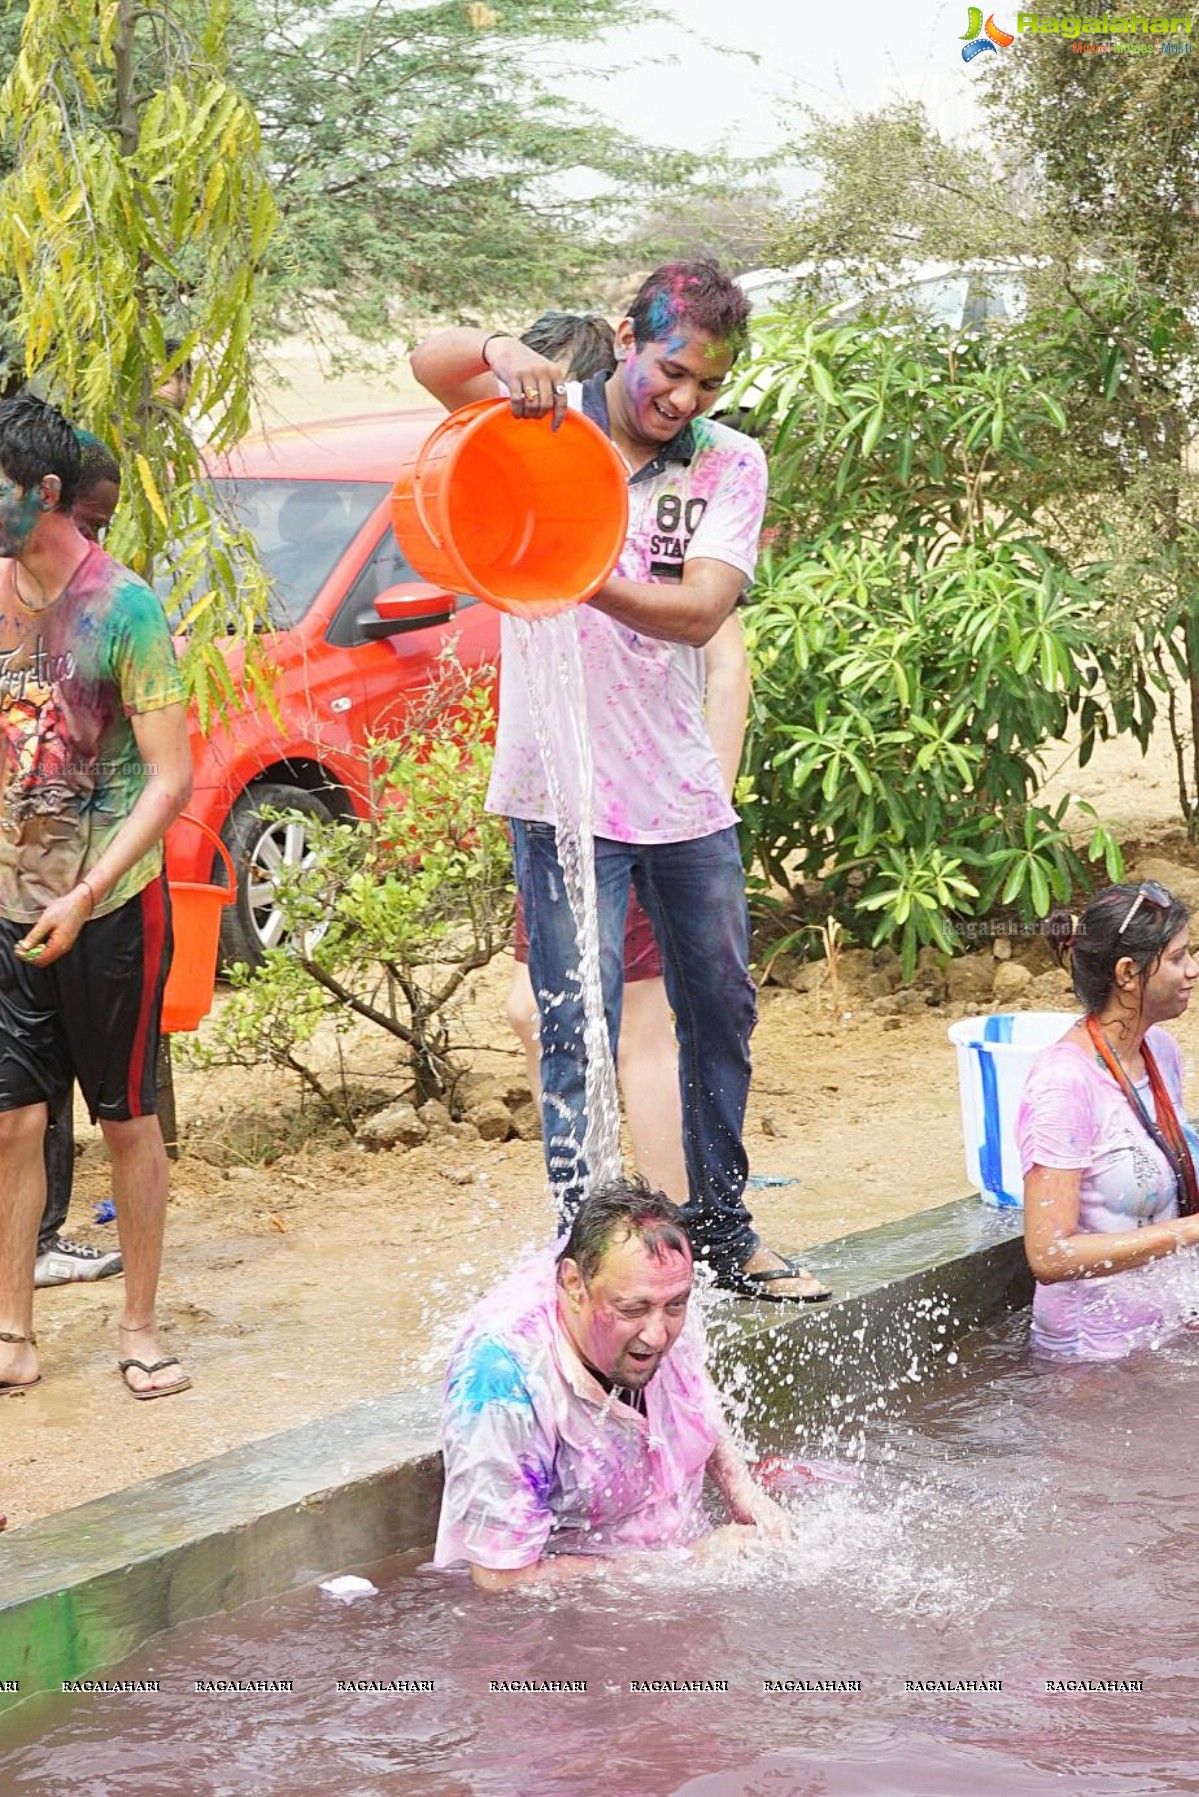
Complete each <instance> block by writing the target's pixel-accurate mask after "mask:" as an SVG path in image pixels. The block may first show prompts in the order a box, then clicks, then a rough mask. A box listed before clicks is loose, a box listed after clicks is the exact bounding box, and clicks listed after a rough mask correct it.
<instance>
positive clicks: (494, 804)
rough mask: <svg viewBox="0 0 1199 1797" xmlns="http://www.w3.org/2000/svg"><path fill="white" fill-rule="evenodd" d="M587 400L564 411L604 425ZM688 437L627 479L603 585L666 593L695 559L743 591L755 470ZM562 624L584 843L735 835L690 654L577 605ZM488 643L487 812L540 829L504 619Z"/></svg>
mask: <svg viewBox="0 0 1199 1797" xmlns="http://www.w3.org/2000/svg"><path fill="white" fill-rule="evenodd" d="M617 378H618V377H617ZM601 385H602V383H601ZM587 389H588V401H587V403H586V404H585V403H584V400H583V389H582V388H581V387H580V386H578V385H577V384H575V383H572V384H571V386H570V387H569V388H568V394H569V399H570V404H571V405H572V406H574V407H575V408H576V409H581V410H583V411H585V412H587V413H588V415H590V416H592V417H593V418H594V417H597V416H598V417H600V418H601V419H602V421H603V422H604V423H606V418H607V411H606V402H605V401H604V400H603V398H602V397H599V398H598V399H597V397H596V396H597V393H598V389H597V388H596V387H595V385H594V384H593V383H592V382H588V383H587ZM597 407H598V414H597ZM688 430H689V433H690V434H689V435H688V433H687V432H684V433H683V434H682V438H676V439H675V440H674V444H673V445H672V444H667V445H666V446H665V450H664V452H663V453H661V454H660V455H659V456H658V457H656V458H655V461H654V462H653V463H651V464H649V466H648V468H643V469H640V470H638V472H637V473H636V474H634V475H633V476H632V477H631V479H630V481H629V530H628V536H627V539H626V541H625V547H624V551H623V553H622V555H621V558H620V561H619V563H618V564H617V568H616V573H617V575H618V576H619V577H620V578H621V579H623V580H638V581H649V582H655V581H658V582H662V583H663V584H666V585H677V584H678V581H679V580H680V578H681V576H682V572H683V567H684V565H685V563H686V562H687V561H690V560H692V559H693V558H694V557H696V556H703V557H707V558H710V559H712V560H714V561H721V562H727V563H728V564H729V565H730V566H731V567H733V568H736V569H737V570H738V571H739V572H740V573H742V574H744V576H745V578H746V582H747V583H748V581H749V580H750V579H751V578H752V575H753V572H754V567H755V565H756V561H757V550H758V534H759V532H760V530H761V527H762V514H763V511H764V509H765V505H766V459H765V457H764V456H763V454H762V451H761V449H760V448H759V446H758V444H756V443H755V442H753V440H752V439H751V438H749V437H745V436H742V435H741V433H740V432H739V431H734V430H730V429H729V428H728V427H727V426H726V425H722V424H715V423H713V422H712V421H711V420H710V419H708V418H698V419H695V420H693V421H692V423H691V425H690V426H689V427H688ZM684 457H686V459H684ZM576 615H577V618H578V623H579V634H580V638H581V645H582V656H583V672H584V678H585V682H586V692H587V721H588V727H589V730H590V736H591V744H592V754H593V758H594V763H595V777H594V783H595V784H594V790H595V811H594V833H595V835H596V836H603V837H607V838H609V839H610V840H612V841H615V842H644V843H655V842H689V841H692V840H693V839H695V838H698V837H701V836H711V835H713V834H714V833H715V832H716V831H717V830H725V829H728V828H729V826H730V825H732V824H735V823H736V822H737V813H736V812H735V811H734V810H733V808H732V806H731V805H730V804H729V801H728V797H727V795H726V793H725V789H724V782H723V780H722V779H721V774H720V766H719V764H718V762H717V760H716V754H715V751H714V750H713V748H712V739H711V737H710V735H709V734H708V727H707V723H706V721H705V719H704V683H705V676H704V654H703V650H702V649H695V648H690V647H688V646H687V645H686V644H683V643H667V642H663V641H661V640H660V639H659V638H657V637H652V636H642V635H640V634H639V633H638V632H637V631H636V630H630V629H629V628H628V627H627V625H624V624H618V623H617V622H616V620H615V619H613V618H609V617H606V616H605V615H604V614H603V613H602V612H599V611H593V610H592V609H591V607H590V606H588V605H581V606H580V607H579V608H578V611H577V614H576ZM534 629H536V626H534ZM500 640H501V645H502V655H501V661H500V715H499V727H498V730H497V732H496V747H495V762H494V764H493V768H492V775H491V786H490V790H489V791H488V794H487V809H488V810H489V811H498V812H500V813H501V814H502V815H503V816H505V817H519V818H523V819H524V820H525V821H526V822H529V823H552V822H553V821H554V813H553V808H552V806H551V803H550V796H549V793H548V791H547V788H546V782H545V775H544V773H543V771H542V766H541V755H540V752H539V750H538V747H537V738H536V736H535V734H534V730H533V719H532V713H531V711H530V707H529V697H528V691H527V687H526V682H525V676H524V669H523V664H522V661H521V655H520V651H519V648H518V646H517V642H516V637H515V634H514V629H513V625H512V621H511V619H509V618H507V617H505V618H504V619H503V620H502V622H501V638H500Z"/></svg>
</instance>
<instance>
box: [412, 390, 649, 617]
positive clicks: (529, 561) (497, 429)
mask: <svg viewBox="0 0 1199 1797" xmlns="http://www.w3.org/2000/svg"><path fill="white" fill-rule="evenodd" d="M626 483H627V473H626V469H625V466H624V463H623V462H622V461H621V459H620V456H619V455H618V454H617V452H616V450H615V449H614V448H613V446H612V444H611V443H610V442H609V441H608V439H607V437H605V435H604V433H603V431H601V430H599V429H598V427H597V426H596V425H594V424H592V422H591V420H590V419H589V418H584V417H583V415H582V413H581V412H568V413H567V414H566V417H565V418H564V419H563V421H562V423H561V425H560V426H559V427H558V429H557V430H556V431H555V430H554V429H553V428H552V426H551V422H550V419H549V417H548V416H546V417H545V418H535V419H524V418H514V417H513V416H512V409H511V407H510V405H509V404H508V401H507V400H506V399H480V400H476V401H475V402H474V404H473V405H469V406H463V408H462V410H461V411H460V412H451V414H450V416H449V417H448V418H446V419H445V420H444V421H443V422H442V423H441V424H439V425H438V427H437V429H436V430H435V431H433V433H432V434H431V435H430V436H429V437H427V438H426V439H425V441H424V443H423V444H422V445H421V447H420V449H419V450H418V451H417V453H416V454H415V456H413V457H411V458H410V459H409V461H408V462H406V463H405V464H404V466H403V468H402V469H401V470H400V475H399V478H398V479H397V481H396V484H395V488H394V490H393V492H392V496H391V517H392V524H393V527H394V529H395V534H396V537H397V538H398V540H399V544H400V547H401V548H402V549H403V551H404V554H405V555H406V556H407V558H408V560H409V561H410V562H411V563H412V566H413V567H414V568H415V569H416V571H417V573H418V574H420V575H422V576H423V577H424V579H425V580H428V581H431V582H432V583H433V585H435V586H440V587H448V588H449V589H450V590H451V591H452V592H458V593H473V594H474V595H475V597H476V598H479V599H485V600H486V601H487V603H488V605H495V606H498V607H499V609H500V610H501V611H507V612H514V613H516V615H517V616H518V617H525V618H544V617H549V616H550V614H551V613H553V612H557V611H565V610H566V609H567V608H568V607H569V606H572V605H579V604H581V603H582V601H583V600H585V599H590V598H591V596H592V594H593V593H596V592H598V591H599V589H600V587H602V586H603V584H604V582H605V580H607V578H608V576H609V575H610V574H611V572H612V570H613V569H614V568H615V566H616V563H617V561H618V559H619V557H620V552H621V550H622V549H623V548H624V541H625V535H626V533H627V531H628V521H629V495H628V488H627V484H626Z"/></svg>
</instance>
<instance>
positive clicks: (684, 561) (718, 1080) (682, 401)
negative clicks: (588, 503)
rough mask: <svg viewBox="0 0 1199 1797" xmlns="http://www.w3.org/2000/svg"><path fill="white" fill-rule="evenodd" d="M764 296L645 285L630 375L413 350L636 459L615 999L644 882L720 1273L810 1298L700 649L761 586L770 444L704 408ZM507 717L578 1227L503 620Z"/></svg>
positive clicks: (603, 630) (613, 665) (626, 346)
mask: <svg viewBox="0 0 1199 1797" xmlns="http://www.w3.org/2000/svg"><path fill="white" fill-rule="evenodd" d="M748 311H749V304H748V301H747V299H746V297H745V295H744V293H742V291H741V289H740V288H739V287H738V286H737V285H736V283H735V282H733V281H731V280H730V279H729V278H728V277H727V276H725V275H724V274H723V273H722V272H721V271H720V270H719V269H718V268H717V267H716V265H715V264H714V263H711V262H680V263H673V264H669V265H667V266H665V267H663V268H659V269H657V270H656V271H655V272H654V273H653V274H652V275H650V277H649V278H648V280H646V281H645V282H644V283H643V285H642V287H641V289H640V291H639V292H638V294H637V296H636V298H635V299H634V301H633V304H632V306H631V307H630V309H629V314H628V316H627V317H626V318H624V319H623V320H622V321H621V323H620V325H619V326H618V328H617V332H616V349H617V356H618V365H617V368H616V370H615V371H614V372H613V373H611V374H609V373H608V372H607V371H603V372H601V373H599V374H597V375H595V376H594V377H592V378H591V379H589V380H587V381H584V382H582V383H581V384H574V383H568V382H567V381H566V380H565V379H564V378H563V375H562V371H561V370H560V369H559V368H558V366H557V365H556V364H555V363H553V362H550V361H548V360H547V359H546V358H545V357H544V356H540V355H538V354H537V353H536V352H535V351H533V350H530V349H529V348H527V347H526V346H525V345H524V344H523V343H521V342H520V340H519V339H518V338H516V337H509V336H507V335H506V334H505V333H503V332H495V331H492V332H484V331H482V330H473V329H466V328H461V329H455V330H450V331H443V332H439V333H438V334H437V335H436V336H433V337H430V338H428V339H426V341H425V342H424V343H422V344H421V345H420V346H419V347H418V348H417V350H416V351H415V352H414V354H413V357H412V368H413V372H414V374H415V375H416V378H417V379H418V380H419V381H420V382H421V384H422V385H423V386H424V387H425V388H427V389H428V391H429V392H430V393H433V394H434V395H435V396H436V397H437V398H438V399H440V400H441V401H442V402H443V403H444V404H445V405H447V406H448V407H449V408H450V410H451V411H456V410H458V409H460V408H461V407H462V406H465V405H469V404H471V403H472V402H473V401H475V400H478V399H483V398H489V397H492V398H493V397H496V396H498V395H499V394H500V392H501V390H502V391H504V392H506V393H507V395H508V397H509V400H510V403H511V406H512V410H513V412H514V414H515V415H516V416H517V417H518V418H526V419H530V420H535V419H540V418H544V417H545V416H546V415H548V414H552V416H553V419H554V421H555V423H557V422H560V421H561V419H562V418H563V417H564V416H565V413H566V409H567V407H568V406H572V407H574V408H576V409H578V410H581V411H582V413H583V414H584V415H585V416H586V417H588V418H590V419H591V421H592V422H593V423H594V424H595V425H597V426H598V428H599V429H601V430H602V431H603V432H604V433H605V434H606V435H607V436H608V437H609V438H610V439H611V441H612V443H613V444H614V446H615V448H616V449H617V450H618V451H619V453H620V455H621V456H622V458H623V460H624V462H625V464H626V466H627V468H628V496H629V530H628V535H627V538H626V542H625V547H624V551H623V553H622V555H621V558H620V561H619V563H618V566H617V570H616V573H615V575H614V576H613V577H612V578H611V579H609V580H608V581H607V582H606V583H605V584H604V585H603V586H602V587H601V588H600V590H599V592H598V593H596V594H595V595H594V596H593V598H592V599H591V601H590V603H589V604H587V605H586V606H583V607H581V608H580V612H579V635H580V643H581V653H582V662H583V671H584V680H585V687H586V694H585V700H586V713H587V729H588V735H589V738H590V742H591V748H592V755H593V761H594V769H595V778H594V819H595V822H594V831H595V834H594V847H595V873H596V891H597V910H598V922H599V938H600V940H599V959H600V968H601V976H602V981H603V997H604V1010H605V1014H606V1018H607V1023H608V1031H609V1036H610V1039H611V1041H612V1043H613V1047H615V1042H616V1035H617V1028H618V1024H619V1015H620V982H621V965H622V957H621V944H622V941H623V934H624V926H625V917H626V913H627V910H628V897H629V886H630V882H631V883H632V885H633V887H634V888H635V890H636V893H637V897H638V898H639V900H640V901H641V904H642V906H643V908H644V910H645V911H646V913H647V914H648V916H649V918H650V922H651V923H652V925H653V932H654V936H655V938H656V940H657V942H658V945H659V947H660V949H661V952H662V958H663V963H664V973H665V979H666V989H667V993H668V996H669V999H670V1003H671V1008H672V1010H673V1012H674V1016H675V1027H676V1031H677V1034H678V1041H679V1081H680V1093H681V1098H682V1109H683V1132H684V1152H685V1157H686V1164H687V1180H688V1188H689V1198H688V1203H687V1206H686V1210H685V1215H686V1221H687V1225H688V1228H689V1230H690V1233H691V1236H692V1239H693V1241H694V1243H695V1247H696V1252H697V1254H698V1255H699V1256H700V1257H701V1258H703V1259H704V1260H705V1261H706V1262H707V1263H708V1264H709V1266H710V1267H711V1269H712V1271H713V1274H714V1275H715V1278H716V1282H717V1284H718V1285H720V1286H722V1287H723V1288H724V1289H726V1290H729V1291H733V1292H736V1293H737V1294H738V1295H740V1296H743V1297H757V1298H772V1299H786V1300H791V1301H795V1302H812V1301H815V1300H819V1299H821V1298H826V1297H827V1296H828V1295H829V1294H828V1292H827V1290H826V1289H825V1288H824V1287H822V1286H821V1285H820V1284H819V1283H818V1281H816V1280H815V1279H814V1278H812V1276H811V1275H810V1274H808V1273H806V1272H804V1271H803V1269H802V1268H799V1267H797V1266H793V1265H792V1264H791V1263H790V1262H788V1261H786V1260H785V1259H784V1258H783V1257H782V1256H781V1255H779V1254H776V1253H775V1252H774V1251H773V1250H771V1249H769V1248H766V1247H764V1246H763V1245H762V1243H761V1242H760V1241H759V1239H758V1236H757V1233H756V1231H755V1229H754V1226H753V1219H752V1217H751V1216H750V1213H749V1211H748V1209H747V1208H746V1205H745V1200H744V1190H745V1182H746V1177H747V1172H748V1163H747V1160H746V1155H745V1148H744V1144H743V1140H742V1135H743V1127H744V1119H745V1105H746V1098H747V1095H748V1090H749V1077H750V1057H749V1037H750V1032H751V1030H752V1029H753V1025H754V1021H755V1015H756V1009H755V999H756V994H755V990H754V985H753V982H752V980H751V979H750V976H749V923H748V913H747V910H746V903H745V881H744V874H743V870H742V865H741V853H740V846H739V843H738V839H737V815H736V812H735V811H734V810H733V808H732V806H731V804H730V803H729V799H728V795H727V791H726V788H725V784H724V782H723V780H722V777H721V771H720V767H719V764H718V762H717V759H716V755H715V752H714V750H713V747H712V740H711V736H710V734H709V732H708V729H707V727H706V724H705V721H704V710H703V707H704V666H703V646H704V644H705V643H707V642H709V641H710V640H711V638H712V637H713V636H714V635H715V634H716V632H717V631H718V630H719V628H720V626H721V625H722V623H723V622H724V620H725V619H726V618H727V617H728V615H729V613H730V612H731V611H732V609H733V607H734V605H735V604H736V603H737V601H738V599H739V598H740V596H741V594H742V592H743V590H744V589H745V587H746V585H747V584H748V582H749V580H750V579H751V577H752V575H753V571H754V565H755V559H756V555H757V542H758V534H759V531H760V529H761V523H762V514H763V510H764V507H765V500H766V464H765V459H764V457H763V455H762V451H761V449H760V448H759V447H758V445H757V444H756V443H754V442H752V441H751V440H750V439H749V438H747V437H744V436H742V435H741V434H740V433H739V432H737V431H733V430H730V429H728V428H727V427H725V426H724V425H721V424H716V423H713V422H712V421H711V420H710V419H709V418H708V417H707V416H706V414H707V413H708V412H709V411H710V410H711V408H712V406H713V405H714V404H715V401H716V398H717V395H718V394H719V392H720V389H721V386H722V384H723V382H724V380H725V377H726V375H727V374H728V372H729V370H730V368H731V367H732V364H733V361H734V359H735V357H736V355H737V353H738V351H739V350H740V349H741V347H742V346H743V344H744V342H745V339H746V321H747V317H748ZM502 629H503V639H502V640H503V646H504V654H503V663H502V669H501V679H500V717H499V728H498V733H497V741H496V755H495V765H494V770H493V774H492V781H491V788H490V791H489V794H488V801H487V802H488V808H489V809H490V810H492V811H498V812H500V813H502V814H504V815H506V816H507V817H509V818H510V819H511V821H512V831H513V846H514V856H515V862H516V877H517V883H518V885H519V888H520V895H521V900H522V903H523V906H524V912H525V918H526V921H527V926H528V932H529V970H530V974H531V976H532V980H533V986H534V990H535V992H536V994H537V997H538V1003H539V1005H540V1008H541V1077H542V1118H543V1132H544V1136H545V1142H546V1158H547V1162H548V1165H549V1172H550V1179H551V1183H552V1184H553V1186H554V1190H555V1197H556V1200H557V1203H558V1206H559V1211H560V1214H561V1216H562V1218H563V1220H564V1222H569V1220H570V1218H571V1217H572V1216H573V1214H574V1212H575V1210H576V1208H577V1206H578V1205H579V1203H580V1202H581V1200H582V1198H583V1195H584V1192H585V1190H586V1185H587V1167H586V1163H585V1159H584V1154H583V1144H584V1140H585V1136H586V1122H587V1118H586V1073H587V1063H586V1051H585V1047H584V1040H585V1036H584V1027H583V1026H584V1016H583V999H582V992H581V982H580V978H579V972H578V968H579V949H578V944H577V941H576V934H575V924H574V917H573V913H572V911H571V907H570V904H569V901H568V899H567V897H566V888H565V885H564V881H563V875H562V870H561V867H560V864H559V859H558V847H557V840H556V832H555V829H554V824H553V821H552V820H553V809H552V805H551V799H550V794H549V791H548V786H547V781H546V778H545V773H544V769H543V766H542V760H541V756H540V753H539V750H538V746H537V738H536V734H535V730H534V724H533V718H532V715H531V707H530V703H529V696H528V692H527V689H526V684H525V680H524V677H523V674H522V672H521V666H520V658H519V655H518V654H517V653H516V652H515V647H514V638H513V634H512V624H511V622H510V620H509V619H508V618H507V617H505V618H504V620H503V625H502Z"/></svg>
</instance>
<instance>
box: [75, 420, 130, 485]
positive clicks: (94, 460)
mask: <svg viewBox="0 0 1199 1797" xmlns="http://www.w3.org/2000/svg"><path fill="white" fill-rule="evenodd" d="M75 435H76V436H77V437H78V438H79V483H78V485H77V486H76V488H75V497H76V499H82V498H83V496H84V494H86V493H90V492H91V491H92V488H93V487H98V486H99V485H100V482H101V481H102V480H110V481H111V482H112V484H113V486H114V487H118V488H119V487H120V484H121V464H120V463H119V462H118V461H117V458H116V457H115V456H114V455H113V453H112V451H111V449H109V447H108V445H107V444H106V443H102V442H101V441H100V439H99V437H95V436H93V435H92V433H91V431H82V430H77V431H76V432H75Z"/></svg>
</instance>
